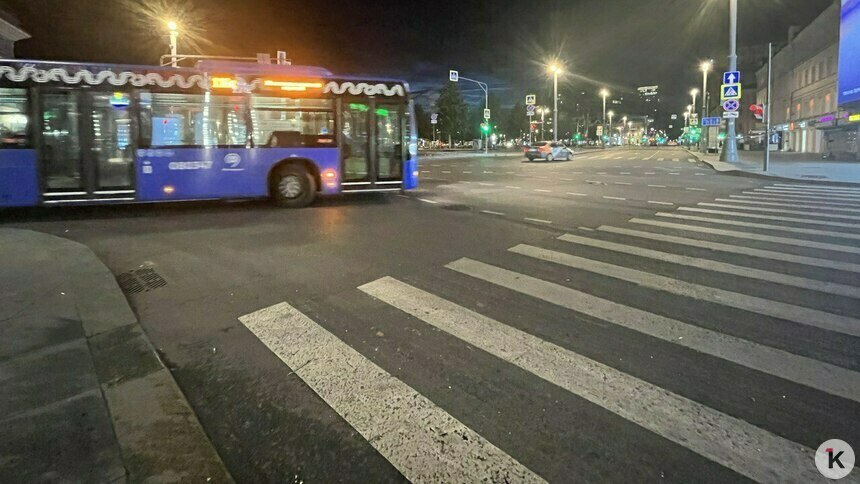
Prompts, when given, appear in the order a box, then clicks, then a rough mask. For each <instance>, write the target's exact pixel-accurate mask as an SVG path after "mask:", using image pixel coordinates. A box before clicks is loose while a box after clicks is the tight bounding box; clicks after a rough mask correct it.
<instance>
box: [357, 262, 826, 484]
mask: <svg viewBox="0 0 860 484" xmlns="http://www.w3.org/2000/svg"><path fill="white" fill-rule="evenodd" d="M446 267H448V268H450V269H453V270H456V271H459V272H463V273H465V274H468V275H472V276H475V277H478V278H484V277H487V278H491V277H494V276H495V278H497V279H506V280H507V281H508V282H510V281H517V280H519V277H518V275H517V274H516V273H511V272H510V271H504V270H503V269H498V268H495V267H493V266H489V265H487V264H483V263H480V262H477V261H472V260H469V259H461V260H459V261H456V262H453V263H451V264H448V265H447V266H446ZM493 269H496V271H493ZM482 276H483V277H482ZM505 276H507V277H505ZM360 289H361V290H363V291H365V292H367V293H368V294H370V295H372V296H374V297H376V298H377V299H380V300H381V301H384V302H386V303H387V304H390V305H392V306H394V307H396V308H398V309H400V310H401V311H403V312H405V313H407V314H409V315H410V316H413V317H415V318H418V319H421V320H422V321H424V322H426V323H428V324H430V325H432V326H435V327H436V328H439V329H441V330H443V331H445V332H447V333H449V334H451V335H453V336H455V337H457V338H459V339H461V340H463V341H465V342H467V343H468V344H471V345H474V346H476V347H478V348H481V349H483V350H484V351H487V352H488V353H490V354H493V355H495V356H496V357H498V358H500V359H502V360H504V361H506V362H508V363H511V364H514V365H517V366H519V367H520V368H522V369H524V370H526V371H528V372H531V373H532V374H534V375H537V376H538V377H540V378H543V379H544V380H546V381H549V382H550V383H553V384H555V385H558V386H559V387H561V388H564V389H566V390H568V391H570V392H571V393H574V394H576V395H578V396H580V397H581V398H584V399H586V400H588V401H590V402H592V403H594V404H596V405H599V406H601V407H603V408H605V409H607V410H609V411H611V412H613V413H615V414H617V415H620V416H621V417H623V418H625V419H627V420H630V421H631V422H634V423H636V424H638V425H640V426H642V427H644V428H646V429H648V430H651V431H652V432H654V433H656V434H658V435H661V436H663V437H665V438H667V439H669V440H671V441H673V442H675V443H677V444H679V445H682V446H684V447H686V448H688V449H690V450H692V451H694V452H697V453H699V454H700V455H702V456H704V457H706V458H708V459H711V460H713V461H715V462H718V463H720V464H722V465H724V466H726V467H729V468H731V469H733V470H735V471H737V472H738V473H740V474H743V475H745V476H747V477H750V478H752V479H757V480H766V479H776V480H778V481H783V480H786V479H816V480H819V478H818V476H817V475H816V473H815V471H813V470H812V469H811V466H810V465H809V460H811V459H812V454H813V453H812V451H811V450H810V449H808V448H805V447H803V446H801V445H798V444H795V443H792V442H790V441H788V440H786V439H784V438H782V437H779V436H777V435H774V434H772V433H770V432H767V431H765V430H762V429H760V428H758V427H755V426H753V425H751V424H749V423H747V422H744V421H743V420H740V419H737V418H734V417H731V416H729V415H726V414H724V413H721V412H718V411H716V410H713V409H711V408H709V407H706V406H704V405H701V404H699V403H697V402H694V401H692V400H689V399H687V398H684V397H682V396H680V395H677V394H674V393H671V392H669V391H666V390H664V389H662V388H660V387H657V386H655V385H653V384H650V383H648V382H646V381H643V380H640V379H638V378H635V377H633V376H630V375H628V374H626V373H623V372H620V371H618V370H615V369H614V368H612V367H609V366H607V365H604V364H602V363H600V362H597V361H595V360H592V359H589V358H586V357H584V356H581V355H579V354H577V353H574V352H572V351H569V350H567V349H564V348H561V347H559V346H557V345H554V344H552V343H550V342H547V341H544V340H541V339H539V338H536V337H534V336H532V335H530V334H528V333H525V332H522V331H519V330H517V329H515V328H512V327H510V326H507V325H504V324H502V323H500V322H498V321H495V320H493V319H490V318H487V317H485V316H482V315H481V314H478V313H475V312H474V311H471V310H469V309H466V308H463V307H462V306H458V305H456V304H453V303H451V302H449V301H446V300H444V299H442V298H439V297H436V296H433V295H432V294H429V293H427V292H424V291H421V290H419V289H417V288H414V287H412V286H409V285H407V284H404V283H402V282H400V281H397V280H396V279H393V278H383V279H380V280H377V281H374V282H371V283H369V284H366V285H364V286H361V287H360ZM634 389H635V397H633V398H631V393H630V392H631V391H634ZM763 449H767V451H766V452H764V454H765V455H762V452H760V451H761V450H763ZM777 456H778V457H777Z"/></svg>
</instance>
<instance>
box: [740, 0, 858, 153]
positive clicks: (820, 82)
mask: <svg viewBox="0 0 860 484" xmlns="http://www.w3.org/2000/svg"><path fill="white" fill-rule="evenodd" d="M840 9H841V4H840V1H839V0H837V1H835V2H834V3H833V4H832V5H831V6H830V7H828V8H827V9H826V10H825V11H824V12H822V14H821V15H820V16H818V18H816V19H815V20H814V21H813V22H812V23H810V24H809V25H808V26H807V27H806V28H804V29H803V30H800V31H797V30H796V29H792V30H790V32H789V39H788V43H787V44H786V45H785V46H784V47H783V48H782V49H780V50H779V52H776V53H775V54H774V57H773V95H772V97H771V117H772V118H771V119H772V122H771V124H772V128H773V129H774V130H775V131H776V133H775V135H774V137H773V138H772V140H771V142H772V143H774V142H775V144H777V145H778V149H779V150H781V151H793V152H798V153H820V154H830V153H831V152H833V151H837V152H839V153H840V154H842V155H848V156H852V155H851V154H850V152H849V150H848V149H847V148H845V147H844V146H845V142H844V141H845V140H844V139H843V138H846V137H850V135H851V133H850V131H851V130H853V132H854V136H855V137H856V131H857V127H856V125H852V124H850V123H847V120H848V117H849V114H848V113H847V112H843V111H842V110H840V109H839V104H838V94H837V92H838V91H837V80H838V76H837V74H838V73H837V69H838V60H839V18H840ZM767 70H768V69H767V65H766V64H765V65H764V66H762V67H761V68H760V69H759V70H758V71H757V72H756V81H757V85H758V89H757V94H756V99H757V102H758V103H760V104H764V103H765V102H766V100H767Z"/></svg>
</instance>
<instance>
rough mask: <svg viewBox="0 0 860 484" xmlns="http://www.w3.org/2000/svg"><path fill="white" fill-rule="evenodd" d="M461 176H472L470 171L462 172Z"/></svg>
mask: <svg viewBox="0 0 860 484" xmlns="http://www.w3.org/2000/svg"><path fill="white" fill-rule="evenodd" d="M463 174H464V175H471V174H472V172H471V171H464V172H463Z"/></svg>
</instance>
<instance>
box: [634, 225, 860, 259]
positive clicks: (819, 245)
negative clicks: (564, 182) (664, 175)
mask: <svg viewBox="0 0 860 484" xmlns="http://www.w3.org/2000/svg"><path fill="white" fill-rule="evenodd" d="M696 218H699V217H696ZM708 220H709V219H708ZM630 222H631V223H634V224H645V225H652V226H655V227H664V228H669V229H678V230H686V231H690V232H700V233H704V234H716V235H726V236H729V237H734V238H737V239H748V240H758V241H763V242H775V243H777V244H785V245H793V246H796V247H805V248H808V249H823V250H832V251H835V252H848V253H851V254H860V248H858V247H853V246H848V245H840V244H830V243H827V242H817V241H814V240H804V239H793V238H791V237H778V236H775V235H764V234H757V233H754V232H741V231H737V230H725V229H715V228H711V227H700V226H697V225H687V224H679V223H672V222H664V221H662V220H650V219H641V218H634V219H630Z"/></svg>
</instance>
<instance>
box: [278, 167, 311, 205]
mask: <svg viewBox="0 0 860 484" xmlns="http://www.w3.org/2000/svg"><path fill="white" fill-rule="evenodd" d="M271 194H272V200H274V202H275V203H276V204H277V205H279V206H281V207H287V208H301V207H307V206H308V205H310V204H311V202H313V201H314V198H315V197H316V190H315V187H314V179H313V177H311V174H310V173H308V171H307V170H306V169H305V168H304V167H302V166H300V165H294V164H291V165H286V166H282V167H279V168H276V170H275V172H274V174H273V175H272V186H271Z"/></svg>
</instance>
